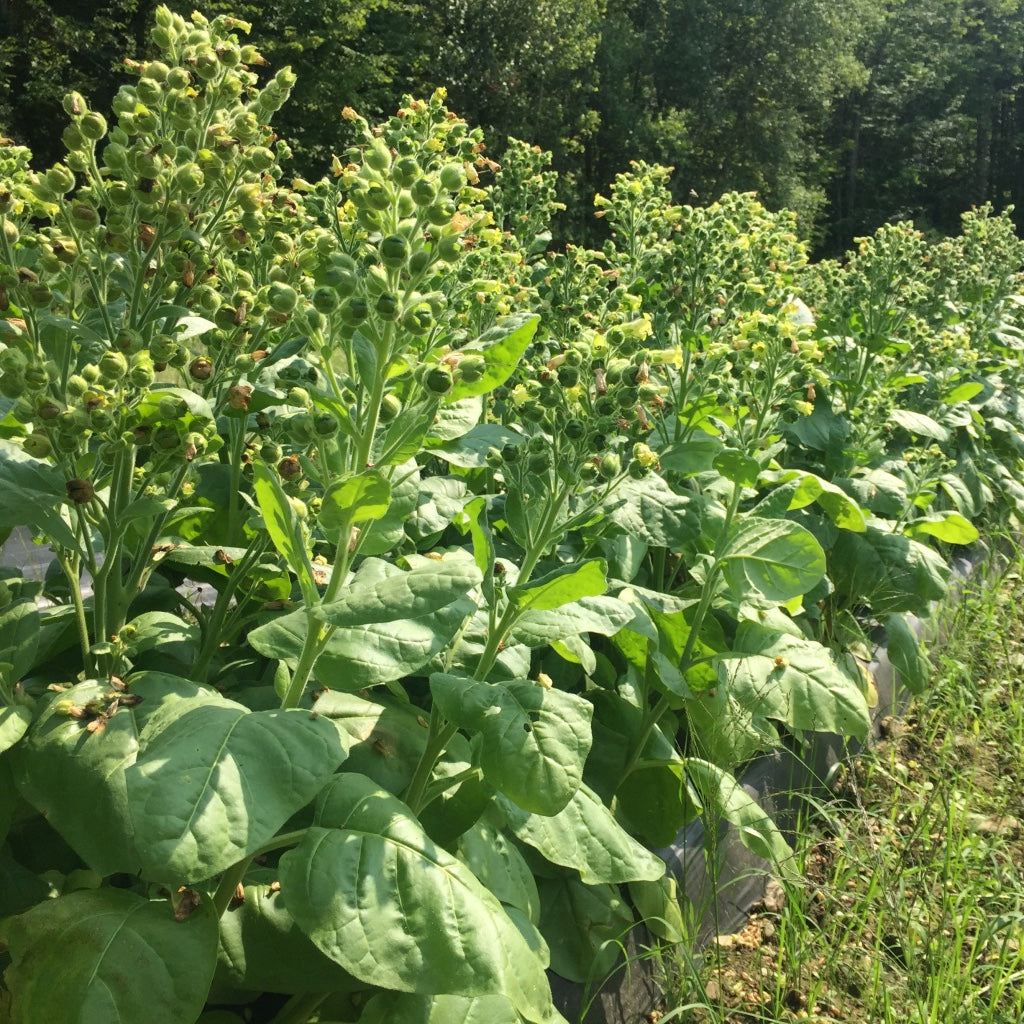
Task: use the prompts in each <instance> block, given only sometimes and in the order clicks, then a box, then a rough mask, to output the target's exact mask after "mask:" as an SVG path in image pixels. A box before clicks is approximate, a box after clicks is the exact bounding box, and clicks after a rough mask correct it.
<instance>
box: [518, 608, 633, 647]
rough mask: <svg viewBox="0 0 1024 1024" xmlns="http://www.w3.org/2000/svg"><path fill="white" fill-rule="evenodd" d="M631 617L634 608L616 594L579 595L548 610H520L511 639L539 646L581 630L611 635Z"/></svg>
mask: <svg viewBox="0 0 1024 1024" xmlns="http://www.w3.org/2000/svg"><path fill="white" fill-rule="evenodd" d="M635 617H636V609H635V608H634V607H633V606H632V605H629V604H627V603H626V602H625V601H622V600H620V599H619V598H617V597H609V596H607V595H598V596H596V597H583V598H580V600H578V601H571V602H569V603H568V604H563V605H560V606H559V607H558V608H553V609H551V610H550V611H543V612H542V611H528V612H524V613H523V614H522V615H521V616H520V617H519V618H518V619H517V620H516V624H515V626H514V627H513V629H512V638H513V639H514V640H516V641H517V642H519V643H522V644H526V646H527V647H543V646H544V645H545V644H550V643H554V641H556V640H564V639H566V638H567V637H571V636H578V635H579V634H582V633H598V634H599V635H601V636H614V634H616V633H617V632H618V631H619V630H620V629H622V628H623V627H624V626H626V625H628V624H629V623H630V622H632V621H633V619H634V618H635Z"/></svg>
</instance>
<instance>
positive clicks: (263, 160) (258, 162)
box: [245, 146, 275, 174]
mask: <svg viewBox="0 0 1024 1024" xmlns="http://www.w3.org/2000/svg"><path fill="white" fill-rule="evenodd" d="M245 156H246V159H247V160H248V162H249V166H250V167H251V168H252V169H253V170H254V171H256V172H257V173H258V174H262V173H263V172H264V171H269V170H270V168H271V167H273V166H274V159H275V158H274V154H273V153H272V152H271V151H270V150H269V149H267V147H266V146H253V147H252V148H251V149H250V150H249V151H248V152H247V153H246V154H245Z"/></svg>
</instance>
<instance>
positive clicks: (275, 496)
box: [252, 460, 319, 607]
mask: <svg viewBox="0 0 1024 1024" xmlns="http://www.w3.org/2000/svg"><path fill="white" fill-rule="evenodd" d="M252 470H253V481H252V486H253V491H254V492H255V494H256V500H257V502H258V503H259V506H260V512H261V513H262V514H263V522H264V523H265V524H266V527H267V532H268V533H269V534H270V539H271V540H272V541H273V543H274V547H275V548H277V550H278V551H279V552H280V553H281V555H283V556H284V560H285V561H286V562H287V563H288V568H289V569H291V571H292V572H293V573H295V576H296V578H297V579H298V581H299V587H300V588H301V589H302V597H303V600H304V601H305V603H306V605H307V607H311V606H313V605H314V604H316V603H317V601H318V600H319V596H318V594H317V589H316V582H315V581H314V579H313V566H312V565H311V564H310V561H309V551H308V550H307V548H306V540H305V538H304V537H303V533H302V524H301V523H300V522H299V517H298V515H297V513H296V511H295V509H294V508H293V507H292V504H291V502H290V501H289V500H288V495H287V494H285V493H284V488H283V487H282V486H281V482H280V481H279V480H278V479H277V477H276V476H275V475H274V473H273V472H271V470H270V469H268V468H267V466H266V465H265V464H264V463H263V462H260V461H258V460H257V461H256V462H254V463H253V467H252Z"/></svg>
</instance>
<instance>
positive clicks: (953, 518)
mask: <svg viewBox="0 0 1024 1024" xmlns="http://www.w3.org/2000/svg"><path fill="white" fill-rule="evenodd" d="M903 532H904V533H906V535H907V536H908V537H920V536H928V537H936V538H938V539H939V540H941V541H943V542H944V543H946V544H973V543H974V542H975V541H976V540H977V539H978V537H979V534H978V529H977V527H976V526H975V525H974V524H973V523H970V522H968V520H966V519H965V518H964V517H963V516H962V515H961V514H960V513H959V512H938V513H936V514H934V515H930V516H922V517H921V518H920V519H915V520H913V521H912V522H910V523H908V524H907V525H906V526H905V527H904V529H903Z"/></svg>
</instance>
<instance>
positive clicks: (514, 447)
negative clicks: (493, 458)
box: [501, 443, 523, 466]
mask: <svg viewBox="0 0 1024 1024" xmlns="http://www.w3.org/2000/svg"><path fill="white" fill-rule="evenodd" d="M522 454H523V453H522V451H521V446H520V445H518V444H512V443H509V444H505V445H502V448H501V458H502V461H503V462H505V463H507V464H508V465H510V466H514V465H515V464H516V463H517V462H518V461H519V459H520V457H521V456H522Z"/></svg>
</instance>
